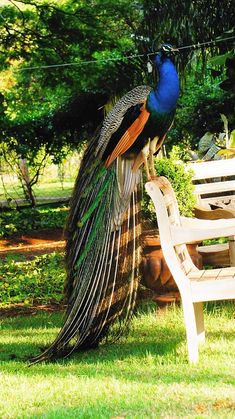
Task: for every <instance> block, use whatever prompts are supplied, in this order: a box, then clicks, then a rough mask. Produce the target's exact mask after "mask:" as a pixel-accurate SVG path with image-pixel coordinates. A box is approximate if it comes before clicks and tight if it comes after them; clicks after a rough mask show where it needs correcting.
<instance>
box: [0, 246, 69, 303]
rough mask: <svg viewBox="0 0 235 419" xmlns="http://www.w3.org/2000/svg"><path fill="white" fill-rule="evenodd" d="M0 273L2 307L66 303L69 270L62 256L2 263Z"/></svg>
mask: <svg viewBox="0 0 235 419" xmlns="http://www.w3.org/2000/svg"><path fill="white" fill-rule="evenodd" d="M0 272H1V273H0V295H1V303H0V306H1V307H4V306H7V305H10V304H16V303H23V304H25V305H31V304H35V303H40V304H48V303H60V302H62V299H63V285H64V280H65V269H64V266H63V255H61V254H59V253H51V254H50V255H43V256H38V257H36V258H35V259H34V260H32V261H26V260H22V259H21V260H19V259H18V260H17V258H15V259H14V258H13V259H12V258H8V259H7V260H5V261H3V260H0Z"/></svg>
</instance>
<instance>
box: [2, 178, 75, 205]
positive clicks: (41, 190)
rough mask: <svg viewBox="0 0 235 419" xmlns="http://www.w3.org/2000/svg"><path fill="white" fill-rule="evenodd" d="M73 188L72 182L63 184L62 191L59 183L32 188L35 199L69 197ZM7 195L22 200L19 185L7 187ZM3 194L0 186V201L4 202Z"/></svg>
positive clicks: (22, 196) (43, 184)
mask: <svg viewBox="0 0 235 419" xmlns="http://www.w3.org/2000/svg"><path fill="white" fill-rule="evenodd" d="M73 186H74V180H70V181H67V182H64V184H63V189H62V186H61V183H60V182H48V183H42V184H38V185H36V186H35V187H34V193H35V196H36V198H48V197H54V196H56V197H57V196H58V197H69V196H70V195H71V193H72V190H73ZM7 193H8V195H9V196H10V197H11V198H12V199H24V195H23V192H22V188H21V187H20V185H15V186H14V187H13V186H8V187H7ZM4 199H6V198H5V193H4V190H3V188H2V186H1V185H0V200H4Z"/></svg>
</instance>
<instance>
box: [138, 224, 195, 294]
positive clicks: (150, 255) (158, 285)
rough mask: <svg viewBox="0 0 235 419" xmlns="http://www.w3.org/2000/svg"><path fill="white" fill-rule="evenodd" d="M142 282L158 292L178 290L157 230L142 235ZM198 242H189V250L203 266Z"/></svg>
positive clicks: (165, 292) (147, 231)
mask: <svg viewBox="0 0 235 419" xmlns="http://www.w3.org/2000/svg"><path fill="white" fill-rule="evenodd" d="M142 240H143V259H142V266H141V270H142V284H143V285H144V286H145V287H146V288H148V289H151V290H152V291H155V292H156V293H157V294H167V293H169V292H173V293H174V292H177V291H178V288H177V285H176V283H175V281H174V279H173V277H172V276H171V273H170V271H169V269H168V266H167V264H166V262H165V259H164V257H163V254H162V249H161V245H160V239H159V236H158V231H157V230H155V229H154V230H146V231H145V232H144V233H143V236H142ZM196 246H197V244H189V245H188V246H187V247H188V251H189V254H190V256H191V257H192V259H193V262H194V264H195V265H196V266H197V267H198V268H200V269H201V268H202V257H201V256H200V255H199V253H198V252H197V250H196Z"/></svg>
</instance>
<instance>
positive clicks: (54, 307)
mask: <svg viewBox="0 0 235 419" xmlns="http://www.w3.org/2000/svg"><path fill="white" fill-rule="evenodd" d="M65 309H66V305H63V304H48V305H34V306H30V307H26V306H25V305H24V304H15V305H14V306H10V307H5V308H0V319H1V318H5V317H17V316H29V315H30V316H34V315H35V314H38V313H40V312H47V313H54V312H59V311H65Z"/></svg>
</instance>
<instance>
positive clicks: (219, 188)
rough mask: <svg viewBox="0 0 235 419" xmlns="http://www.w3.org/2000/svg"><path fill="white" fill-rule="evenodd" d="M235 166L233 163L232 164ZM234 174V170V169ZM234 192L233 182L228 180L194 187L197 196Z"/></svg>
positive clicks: (234, 182)
mask: <svg viewBox="0 0 235 419" xmlns="http://www.w3.org/2000/svg"><path fill="white" fill-rule="evenodd" d="M234 166H235V162H234ZM234 173H235V168H234ZM228 191H235V180H228V181H224V182H210V183H200V184H197V185H195V192H196V193H197V194H199V195H202V194H208V193H210V194H212V193H219V192H228Z"/></svg>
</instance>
